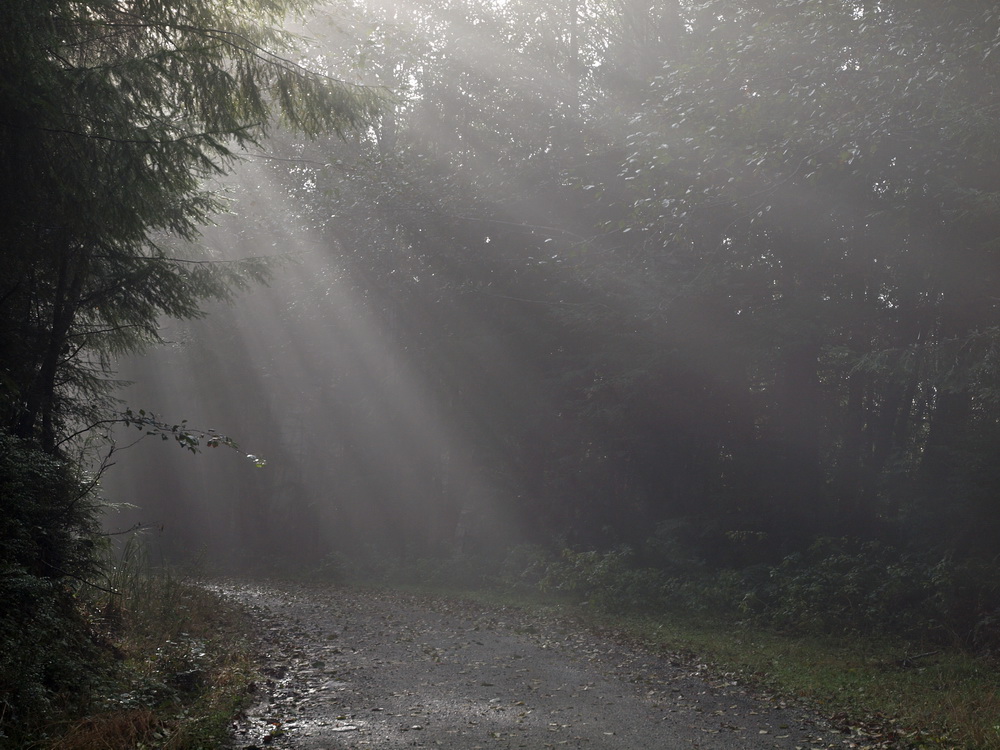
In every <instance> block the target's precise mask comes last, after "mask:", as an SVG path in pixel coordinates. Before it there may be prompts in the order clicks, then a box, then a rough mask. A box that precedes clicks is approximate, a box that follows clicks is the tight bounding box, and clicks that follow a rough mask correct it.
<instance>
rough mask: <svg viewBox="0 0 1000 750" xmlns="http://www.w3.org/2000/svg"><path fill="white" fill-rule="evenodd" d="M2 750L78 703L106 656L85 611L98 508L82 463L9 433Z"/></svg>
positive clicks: (2, 562) (0, 468) (2, 491)
mask: <svg viewBox="0 0 1000 750" xmlns="http://www.w3.org/2000/svg"><path fill="white" fill-rule="evenodd" d="M0 503H2V507H0V602H3V605H2V606H0V745H2V744H3V743H5V742H6V743H8V744H11V743H15V742H16V735H17V733H18V732H25V731H30V730H31V728H32V727H33V726H34V725H35V723H36V721H37V720H38V719H39V718H40V717H42V716H44V715H45V714H46V713H47V712H48V711H51V710H53V709H56V708H59V709H62V708H67V707H71V706H72V705H74V704H76V703H78V702H79V701H80V699H81V696H83V695H85V694H86V692H87V689H88V686H89V685H91V684H92V683H93V682H94V681H95V680H96V679H98V678H99V674H98V673H97V671H95V668H94V665H95V663H96V662H98V661H99V652H100V648H99V647H98V646H97V645H96V642H95V641H94V639H93V638H92V637H91V631H90V628H89V627H88V625H87V623H86V621H85V619H84V616H83V614H82V612H81V609H80V608H79V607H78V606H77V603H76V593H77V589H78V587H79V585H80V582H81V581H83V580H85V579H87V578H89V577H90V576H91V575H92V574H93V572H94V544H93V535H94V531H95V515H96V507H95V504H94V502H93V500H92V498H91V496H90V495H89V493H88V488H87V486H86V485H85V484H84V483H83V482H81V480H80V479H79V477H78V476H77V474H76V471H75V469H74V467H73V466H72V464H70V463H68V462H66V461H62V460H60V459H58V458H56V457H53V456H50V455H48V454H46V453H43V452H41V451H39V450H37V449H35V448H33V447H31V446H30V445H29V444H27V443H25V442H23V441H20V440H17V439H15V438H13V437H11V436H9V435H7V434H5V433H0Z"/></svg>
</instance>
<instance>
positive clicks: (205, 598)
mask: <svg viewBox="0 0 1000 750" xmlns="http://www.w3.org/2000/svg"><path fill="white" fill-rule="evenodd" d="M113 563H114V564H112V565H109V566H108V567H107V571H106V576H105V580H104V581H102V582H101V586H102V588H103V589H104V591H102V592H99V593H100V595H91V596H90V597H88V598H89V601H87V603H86V607H87V609H88V610H89V611H90V613H91V617H92V620H91V622H92V626H93V627H94V629H95V631H96V632H97V633H98V638H99V639H100V640H101V641H102V642H103V643H104V646H105V652H106V654H107V659H108V661H109V665H108V667H109V668H108V670H107V673H108V675H109V677H108V678H106V679H105V681H104V683H103V685H102V686H101V689H100V691H99V692H98V694H97V695H95V696H94V700H93V702H92V705H91V710H90V711H89V712H88V715H87V716H85V717H82V718H80V717H77V718H76V719H74V720H65V719H64V720H62V721H59V722H57V723H55V724H53V725H51V726H49V727H48V728H47V731H46V732H45V734H46V735H47V739H45V740H42V741H39V742H37V743H35V744H34V745H32V747H33V748H38V749H39V750H98V749H100V750H133V749H142V750H209V749H215V748H219V747H223V746H225V744H226V743H227V741H228V738H229V732H230V727H231V722H232V720H233V718H234V716H235V715H236V714H237V713H238V712H239V711H240V710H241V709H242V708H244V707H245V706H246V705H247V704H248V703H249V701H250V698H251V691H252V686H253V681H254V679H255V676H256V663H255V657H254V654H255V650H254V646H253V636H252V631H253V625H252V620H251V618H250V617H249V615H248V614H246V613H245V612H243V611H242V610H241V609H239V608H238V607H237V606H236V605H234V604H233V603H232V602H229V601H227V600H226V599H224V598H223V597H221V596H220V595H218V594H215V593H213V592H210V591H208V590H206V589H204V588H202V587H200V586H198V585H196V584H194V583H190V582H186V581H184V580H181V579H178V578H176V577H175V576H174V575H173V574H171V573H170V572H167V571H155V570H152V569H150V568H149V566H148V565H147V564H146V562H145V560H144V559H143V554H142V550H141V546H139V545H135V546H132V545H131V543H129V544H127V545H126V546H125V548H123V550H122V551H121V552H120V553H119V556H118V558H117V559H116V560H114V561H113ZM112 591H113V592H116V593H114V594H112V593H110V592H112Z"/></svg>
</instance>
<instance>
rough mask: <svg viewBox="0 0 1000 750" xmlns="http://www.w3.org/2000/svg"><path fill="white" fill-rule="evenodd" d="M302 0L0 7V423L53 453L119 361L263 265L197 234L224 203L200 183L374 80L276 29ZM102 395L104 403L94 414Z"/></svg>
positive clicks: (319, 121)
mask: <svg viewBox="0 0 1000 750" xmlns="http://www.w3.org/2000/svg"><path fill="white" fill-rule="evenodd" d="M305 7H307V6H306V4H305V3H300V2H294V1H292V0H289V1H288V2H276V3H275V2H239V3H232V2H224V1H222V0H218V1H216V0H207V1H206V0H191V2H180V3H169V4H168V3H160V2H149V1H147V0H134V1H132V2H124V3H123V2H117V1H115V2H111V1H110V0H106V1H101V0H95V1H94V2H87V3H75V2H53V3H45V4H41V5H39V4H37V3H32V2H11V3H6V4H5V5H4V8H3V10H2V11H0V21H2V22H3V31H2V32H0V33H2V34H3V44H2V46H0V49H2V52H0V78H2V81H3V82H2V83H0V127H2V128H3V131H4V134H5V137H4V138H3V141H2V145H0V184H2V186H3V188H2V189H3V191H4V194H3V197H4V203H5V205H6V206H7V207H8V211H6V212H5V218H4V219H3V223H2V225H0V259H2V262H3V264H4V267H5V269H7V271H8V273H6V274H5V276H4V281H3V286H2V289H0V321H2V324H0V356H2V360H0V361H2V366H3V371H2V375H3V380H2V389H3V390H2V393H0V417H2V419H0V424H2V425H3V426H4V427H5V429H7V430H10V431H12V432H13V433H15V434H17V435H19V436H21V437H24V438H31V439H34V440H37V441H39V443H40V444H41V446H42V447H43V448H44V449H45V450H46V451H49V452H52V451H54V450H55V449H56V448H57V446H58V444H59V442H60V439H61V437H64V436H65V430H66V428H67V425H68V424H69V423H70V422H75V423H79V422H80V421H82V422H83V423H84V424H86V423H87V422H88V421H94V420H96V418H97V417H98V416H99V414H100V410H101V409H102V408H105V407H106V406H107V402H106V401H105V400H104V396H105V394H106V393H107V389H106V386H107V385H108V383H107V380H106V379H105V378H106V375H107V374H108V373H109V371H110V368H111V359H110V358H112V357H114V356H116V355H120V354H122V353H123V352H126V351H131V350H135V349H138V348H141V347H143V346H145V345H146V344H148V343H151V342H155V341H156V340H157V334H156V330H157V320H158V318H159V316H161V315H167V316H171V317H179V318H185V317H193V316H197V315H199V314H200V309H199V302H200V301H201V300H207V299H224V298H226V297H227V296H228V295H229V294H230V293H231V292H232V291H233V290H234V289H238V288H240V287H241V286H244V285H245V284H247V283H250V282H253V281H260V280H262V279H263V278H265V277H266V270H265V268H264V267H263V266H262V264H261V263H259V262H254V261H247V262H244V263H241V264H218V263H214V262H211V259H210V258H208V257H205V256H201V257H200V256H199V255H198V253H197V252H194V251H193V250H192V249H191V247H190V245H188V246H187V248H186V249H185V250H183V251H180V252H183V253H187V255H178V254H175V252H174V251H172V249H171V247H170V243H171V241H172V239H180V240H184V241H188V242H191V241H193V240H194V239H195V238H196V237H197V235H198V227H199V226H201V225H203V224H204V223H206V222H207V221H209V220H210V217H211V215H212V214H213V213H214V212H217V211H219V210H221V209H222V208H223V207H224V204H223V203H222V202H221V201H220V199H219V198H218V197H217V196H215V195H213V194H212V193H211V192H208V191H207V190H206V189H205V188H204V184H205V180H206V179H208V178H210V177H213V176H217V175H220V174H223V173H224V172H225V171H226V170H227V169H228V168H229V167H231V166H232V164H233V163H234V161H235V160H236V159H237V158H238V155H239V150H240V149H245V148H246V147H248V146H251V145H254V144H257V143H259V142H260V141H261V139H262V138H264V137H265V136H266V135H267V133H268V131H269V129H270V128H271V127H272V126H273V124H274V122H275V115H279V116H280V117H281V120H282V122H283V123H284V124H285V125H287V126H289V127H291V128H293V129H298V130H302V131H304V132H305V133H307V134H317V133H319V132H324V131H328V130H332V131H335V132H337V133H341V134H343V133H344V132H346V131H347V130H348V129H350V128H353V127H355V126H357V125H359V124H360V123H362V122H364V121H365V119H366V118H368V117H370V116H371V114H372V113H373V107H374V104H375V97H374V94H373V93H372V91H371V90H369V89H363V88H360V87H355V86H349V85H347V84H345V83H343V82H340V81H337V80H334V79H332V78H330V77H329V76H328V75H327V74H326V73H325V71H323V70H321V69H319V68H318V67H317V65H316V63H314V62H310V61H302V62H296V61H293V60H292V59H289V58H287V57H282V56H281V54H282V53H291V50H292V49H293V47H292V45H293V38H292V37H290V36H289V35H288V34H286V33H285V32H283V31H281V30H280V29H278V28H276V27H275V26H273V25H272V24H275V23H278V22H280V21H281V19H282V18H283V17H284V15H285V14H286V13H288V12H291V11H302V10H304V9H305ZM95 406H96V407H97V408H96V409H95Z"/></svg>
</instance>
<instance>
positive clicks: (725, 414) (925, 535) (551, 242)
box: [0, 0, 1000, 715]
mask: <svg viewBox="0 0 1000 750" xmlns="http://www.w3.org/2000/svg"><path fill="white" fill-rule="evenodd" d="M176 5H177V10H172V9H170V8H166V7H163V5H162V4H160V3H156V2H147V1H146V0H129V2H96V1H95V2H87V3H82V4H81V3H69V2H54V3H46V4H43V5H35V4H33V3H29V2H9V3H7V4H5V6H4V8H3V9H2V10H0V18H2V19H3V21H4V24H3V26H2V30H0V38H2V40H3V43H2V45H0V69H2V71H3V73H4V75H3V76H0V128H2V131H3V134H4V137H3V139H2V140H0V170H2V175H3V182H2V188H0V189H2V190H3V191H4V198H5V204H6V206H7V210H6V211H5V214H4V216H5V218H3V219H2V222H0V237H2V243H0V253H2V255H3V264H4V274H3V279H2V281H0V427H2V430H3V433H2V440H3V441H4V445H5V449H4V451H3V456H2V458H0V460H2V462H3V463H2V469H0V489H2V492H3V497H2V502H3V516H4V517H3V518H2V519H0V523H2V524H3V526H2V527H0V565H2V566H3V568H2V576H0V588H2V591H3V595H4V598H5V600H6V601H8V602H13V601H17V602H39V601H41V602H47V603H45V604H44V606H45V607H49V609H47V610H45V611H44V612H42V611H41V610H39V611H37V612H34V611H33V610H32V606H34V605H31V606H28V605H25V607H24V608H10V609H7V610H6V612H5V614H4V615H2V616H0V629H2V630H0V636H2V637H3V638H4V639H9V638H12V637H13V636H12V635H11V634H12V633H14V632H16V631H17V630H18V629H20V628H21V627H22V626H23V621H22V620H20V619H19V618H23V617H39V618H43V619H45V621H46V622H50V623H57V624H58V627H64V626H65V622H64V620H65V618H62V615H58V613H59V612H60V611H61V610H60V609H59V607H63V606H69V605H67V604H66V602H65V601H64V599H65V597H63V596H62V593H61V592H65V591H67V590H69V589H70V588H73V587H75V586H77V581H78V580H79V579H85V578H87V576H88V566H89V565H90V564H91V562H92V556H93V552H92V549H93V547H94V545H93V538H94V537H93V535H94V534H98V533H99V532H98V526H97V524H98V514H99V502H100V498H105V499H106V500H108V501H110V502H114V503H130V504H133V505H135V506H137V508H138V509H137V510H133V511H131V512H129V513H127V514H125V515H121V514H119V515H111V516H108V520H106V521H105V528H106V529H120V528H124V527H127V526H129V525H130V524H131V523H132V522H133V521H136V522H140V523H143V524H151V525H152V526H153V527H155V529H157V531H156V533H155V534H153V537H154V539H153V542H152V543H153V544H155V545H156V546H157V549H158V550H159V553H160V554H162V555H163V556H164V558H165V559H169V560H174V561H186V560H190V559H191V558H194V557H198V556H204V557H207V558H208V559H209V561H210V562H211V564H213V565H219V566H227V567H229V568H230V569H238V570H244V571H246V570H252V571H254V572H262V570H263V568H264V567H265V566H271V567H272V568H273V567H277V568H282V569H284V570H286V571H287V570H293V569H294V570H299V571H315V570H317V569H324V568H325V569H330V570H339V571H350V570H360V569H364V568H367V569H369V570H371V569H373V568H379V567H380V566H381V568H383V569H384V568H386V567H387V566H389V565H391V564H396V565H400V566H409V568H410V569H411V570H418V569H421V570H423V569H425V568H420V566H415V565H414V561H416V560H423V561H425V562H426V561H439V562H440V563H441V564H442V565H444V564H445V563H447V562H448V561H451V562H452V564H453V565H454V566H455V567H456V568H460V569H461V570H462V571H463V572H464V573H465V574H475V575H477V576H480V577H481V578H484V577H490V576H507V577H508V578H509V579H512V580H513V579H517V580H521V581H527V582H532V583H539V584H541V585H543V586H548V587H550V588H562V589H565V590H576V591H579V592H581V593H582V594H583V595H590V596H591V597H592V598H594V599H595V600H600V599H601V598H602V597H603V599H604V600H606V601H608V602H609V603H613V604H615V605H616V606H617V605H620V604H622V603H627V604H630V605H635V606H653V605H654V604H655V605H660V604H662V605H664V606H686V607H708V606H712V607H721V608H726V607H729V608H732V609H733V610H737V609H738V610H740V611H741V612H742V613H743V614H744V615H746V616H753V617H759V618H761V619H762V620H765V621H767V622H769V623H771V624H775V623H776V624H779V625H781V626H783V627H801V628H813V629H819V630H824V629H825V630H829V629H836V628H846V629H851V630H857V631H865V630H866V629H878V628H894V629H906V628H913V629H917V630H919V631H920V632H921V634H922V637H928V638H931V639H938V640H942V639H943V640H947V641H948V642H957V643H961V644H962V645H963V646H965V647H967V648H971V649H974V650H978V651H981V652H982V651H989V650H991V649H996V648H997V647H998V646H1000V627H998V623H1000V573H998V566H997V560H996V557H995V555H996V550H997V545H998V543H1000V512H998V506H997V502H998V498H1000V463H998V462H997V460H996V457H997V454H998V451H1000V390H998V387H997V384H998V382H1000V380H998V376H1000V292H998V290H1000V286H998V284H1000V277H998V272H1000V245H998V242H1000V150H998V145H997V139H996V132H997V131H996V127H997V126H996V122H997V116H998V114H1000V88H998V87H1000V52H998V50H997V48H998V47H1000V36H998V35H1000V7H998V6H997V5H996V3H995V2H992V1H991V0H960V1H958V2H931V1H929V0H926V1H924V0H914V2H909V3H905V4H900V3H887V2H881V1H879V0H820V1H817V2H801V1H800V0H772V1H771V2H766V3H763V2H754V1H753V0H704V1H702V2H689V1H688V0H664V1H661V2H656V3H653V2H641V1H639V0H609V1H607V2H605V1H603V0H562V1H561V2H557V3H550V2H542V1H541V0H507V1H499V0H420V1H419V2H413V3H406V4H402V3H393V2H389V1H388V0H387V1H386V2H380V0H342V1H341V2H337V3H335V4H333V5H330V6H323V7H320V8H318V9H316V10H315V13H314V14H313V15H312V16H311V17H310V19H309V20H308V22H304V23H305V24H306V25H305V26H304V27H303V29H304V31H303V34H304V37H305V39H306V41H305V42H304V43H303V44H302V45H300V46H299V47H298V48H297V50H296V51H295V52H294V53H293V52H287V53H283V54H287V55H289V57H279V56H276V55H274V54H272V53H270V52H266V51H265V50H270V49H278V50H283V49H286V47H284V46H283V45H284V44H285V43H286V42H287V41H289V40H288V39H287V38H286V36H285V35H284V33H283V32H278V31H274V30H272V29H271V28H270V26H267V25H266V24H265V25H263V26H261V25H259V24H258V23H257V22H256V21H254V20H252V19H251V20H247V17H248V16H249V15H251V14H252V13H263V12H265V11H266V12H267V13H270V14H271V15H270V16H269V22H270V23H274V24H277V23H278V21H279V19H280V17H281V15H282V14H283V13H284V12H285V11H286V10H288V8H286V7H284V6H285V5H286V3H270V2H268V3H265V2H243V3H229V2H221V1H219V2H214V1H209V0H198V1H195V0H189V1H187V2H184V3H178V4H176ZM287 5H290V3H288V4H287ZM278 6H281V7H278ZM348 75H349V76H351V77H352V78H351V81H350V83H346V82H345V76H348ZM327 76H334V78H330V77H327ZM354 84H360V86H361V87H355V86H354ZM379 102H380V104H379ZM376 105H378V106H376ZM276 113H277V114H280V115H282V117H283V119H282V120H281V121H280V122H276V121H274V120H272V119H271V118H272V117H273V116H274V115H275V114H276ZM270 123H273V125H270ZM265 135H266V136H267V138H266V139H265V137H264V136H265ZM306 136H308V137H306ZM206 184H207V185H209V187H206ZM209 188H212V189H213V190H215V191H216V192H210V191H209ZM219 191H221V192H219ZM224 209H225V210H224ZM212 221H214V223H215V226H212V227H210V228H204V227H205V225H206V224H208V223H210V222H212ZM262 281H268V284H269V285H268V286H266V287H263V286H258V285H257V283H258V282H262ZM236 292H241V294H240V295H239V296H238V298H237V299H235V300H232V298H233V297H234V296H235V293H236ZM206 305H207V307H208V308H211V315H209V316H208V317H206V318H205V319H201V314H202V311H203V309H207V308H206V307H205V306H206ZM168 319H173V322H170V321H169V320H168ZM177 321H180V322H177ZM164 342H166V343H168V344H170V345H169V346H165V347H160V348H158V349H156V350H155V351H152V352H150V353H149V354H148V355H146V356H143V357H141V358H130V359H128V361H124V359H123V358H124V357H125V356H126V355H131V354H135V353H136V352H139V351H145V350H146V349H147V345H148V344H155V343H164ZM119 377H121V378H123V379H128V380H134V381H135V382H136V385H135V386H134V387H131V388H126V389H121V388H119V387H118V386H119V385H121V383H120V382H119V380H118V378H119ZM118 399H122V400H118ZM161 415H168V416H167V417H161ZM185 419H186V420H190V423H191V424H197V425H205V426H206V429H205V430H195V429H193V428H189V427H188V426H187V423H186V422H183V421H182V420H185ZM209 425H211V426H212V427H217V428H218V429H219V430H221V431H222V432H220V433H216V432H215V431H214V430H210V429H207V427H208V426H209ZM136 427H139V428H140V429H139V430H138V431H137V430H135V428H136ZM112 428H117V431H116V432H112ZM143 433H154V434H153V435H152V437H153V439H151V440H146V441H144V442H143V443H141V444H139V445H135V446H132V447H130V448H129V449H128V450H124V448H125V447H126V445H128V444H130V443H131V442H133V440H134V437H133V436H139V435H141V434H143ZM226 435H232V436H234V438H235V440H237V441H238V442H239V443H240V444H241V445H243V446H245V450H243V451H241V453H246V451H247V450H252V451H253V454H254V455H253V456H252V457H251V458H253V459H254V460H252V461H251V462H247V461H246V460H245V459H244V458H243V456H242V455H241V454H238V453H235V452H231V451H222V452H221V453H223V455H221V456H216V455H215V453H216V452H211V453H212V454H213V455H205V454H207V453H209V451H203V452H202V454H199V455H195V456H190V455H187V454H186V453H185V452H183V451H177V450H173V451H171V450H168V448H167V447H166V446H163V445H162V444H161V441H160V440H159V439H158V438H161V437H162V438H164V439H165V440H167V441H170V442H179V443H180V444H181V446H182V447H187V448H191V449H193V450H198V449H200V448H203V447H207V446H214V445H221V446H223V447H225V446H227V445H228V446H235V443H234V442H233V440H231V439H230V438H228V437H225V436H226ZM257 455H260V456H261V457H263V459H266V466H264V467H263V468H259V469H258V468H255V467H254V466H253V463H255V462H256V463H258V464H263V463H264V461H263V460H257V459H256V456H257ZM112 463H115V464H117V465H116V466H114V468H111V469H110V470H108V471H104V469H105V468H106V467H107V466H108V465H110V464H112ZM98 480H100V481H98ZM98 485H103V488H104V489H103V490H101V489H100V488H99V487H98ZM102 493H103V494H102ZM41 591H45V592H48V593H46V596H48V597H49V598H48V599H44V598H39V596H38V592H41ZM38 606H42V605H38ZM61 618H62V619H61ZM52 627H57V625H55V624H54V625H52ZM65 627H68V626H65ZM18 658H20V657H18ZM24 658H25V659H35V660H36V662H37V663H38V664H40V663H41V657H40V656H38V655H37V654H35V655H31V654H26V655H24ZM3 659H8V657H7V656H4V657H3ZM15 666H16V668H17V669H20V668H21V667H20V666H18V665H15ZM36 666H37V665H36ZM13 668H14V667H12V666H11V664H8V663H7V662H6V661H4V662H3V663H0V674H3V673H4V672H3V670H5V669H6V670H8V672H7V674H9V673H10V671H9V670H11V669H13ZM32 668H34V667H32ZM47 679H48V678H47ZM52 679H54V678H52ZM42 683H44V680H42ZM10 690H11V688H10V687H9V684H8V683H5V682H4V679H3V678H2V677H0V700H2V701H4V702H5V703H6V704H8V705H12V706H13V705H14V703H15V699H14V697H12V696H13V693H12V692H9V691H10ZM4 691H8V692H4ZM4 696H7V697H4ZM17 700H21V701H22V702H26V701H27V698H25V697H24V696H21V697H18V698H17ZM0 715H2V711H0Z"/></svg>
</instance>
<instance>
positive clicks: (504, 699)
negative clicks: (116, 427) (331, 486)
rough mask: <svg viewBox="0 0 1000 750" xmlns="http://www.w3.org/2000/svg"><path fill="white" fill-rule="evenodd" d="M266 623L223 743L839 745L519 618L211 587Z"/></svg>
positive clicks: (705, 685)
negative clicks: (255, 674)
mask: <svg viewBox="0 0 1000 750" xmlns="http://www.w3.org/2000/svg"><path fill="white" fill-rule="evenodd" d="M221 589H222V590H223V591H225V592H226V593H227V594H229V595H231V596H234V597H236V598H238V599H239V600H241V601H243V602H244V603H246V604H247V605H249V606H250V607H251V608H252V609H253V610H254V611H255V612H257V614H258V615H259V616H260V617H261V618H262V620H263V621H264V623H265V626H264V627H265V636H264V642H265V650H266V652H267V666H266V669H265V674H267V675H268V679H267V680H266V682H265V684H263V685H261V686H259V694H260V695H261V701H260V702H259V704H258V705H257V706H256V707H255V708H253V709H252V710H251V711H249V712H248V714H247V715H246V717H245V718H244V719H243V720H241V721H240V722H239V723H238V724H237V726H236V727H235V734H234V737H235V739H234V745H233V747H234V748H237V749H239V750H252V749H253V748H265V747H267V748H295V749H296V750H339V749H341V748H376V749H379V750H389V749H391V748H404V747H405V748H412V747H427V748H443V749H448V748H451V749H452V750H477V749H478V748H482V750H507V749H508V748H529V749H531V750H544V749H545V748H563V747H566V748H588V749H589V750H605V749H607V750H610V749H611V748H615V749H627V750H643V749H644V748H655V749H656V750H666V749H668V748H669V749H673V748H678V749H680V748H711V749H716V748H717V749H719V750H722V749H726V750H733V749H738V748H755V749H758V748H759V749H764V748H768V749H769V748H789V749H790V750H792V749H795V748H802V749H803V750H804V749H805V748H812V749H815V748H843V747H858V746H859V745H858V744H854V743H853V742H852V741H851V740H850V738H849V737H846V736H845V735H843V734H840V733H838V732H836V731H834V730H832V729H830V728H829V727H825V726H824V725H823V723H822V722H821V721H820V720H819V719H818V718H817V717H815V716H812V715H809V714H807V713H806V712H804V711H802V710H801V709H798V708H793V707H787V706H784V705H783V704H781V703H780V702H779V701H777V700H776V699H773V698H767V697H761V696H755V695H754V694H753V693H752V691H749V690H747V689H745V688H742V687H740V686H739V685H737V684H736V683H734V682H732V681H731V680H728V679H725V678H720V677H718V676H712V675H711V674H710V673H709V672H708V670H707V669H706V668H705V667H703V666H699V665H693V664H690V663H686V660H683V659H679V658H676V657H671V656H670V655H669V654H664V655H657V654H652V653H649V652H644V651H642V650H637V649H636V648H634V647H631V646H625V645H622V644H619V643H616V642H615V641H613V640H611V639H608V638H605V637H602V636H600V635H595V634H593V633H589V632H586V631H580V630H577V629H575V628H573V627H572V626H568V625H565V624H563V625H560V624H558V623H553V622H550V621H547V620H544V619H541V618H536V617H533V616H531V615H527V614H525V613H523V612H520V611H517V610H510V609H504V608H488V607H481V606H479V605H475V604H471V603H467V602H456V601H452V600H442V599H432V598H425V597H418V596H410V595H406V594H400V593H394V592H383V591H358V590H354V589H347V588H338V587H335V586H317V587H306V586H300V585H289V586H284V585H282V586H280V587H279V586H278V585H273V584H269V585H257V584H254V585H246V584H238V585H237V584H233V585H227V586H223V587H221Z"/></svg>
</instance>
